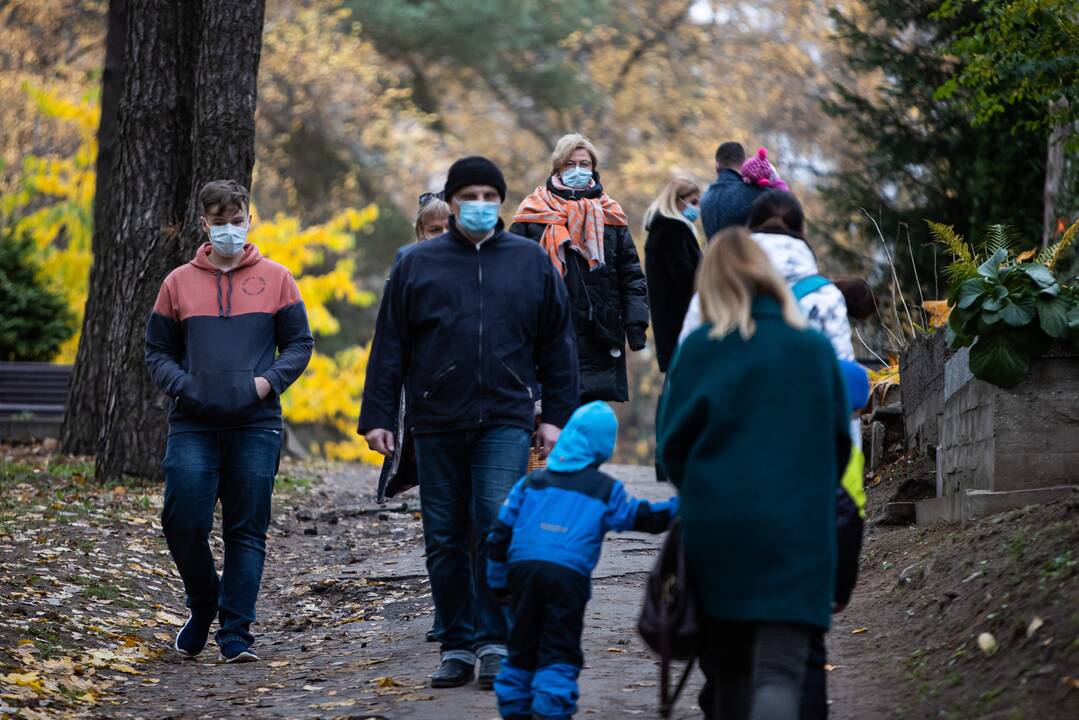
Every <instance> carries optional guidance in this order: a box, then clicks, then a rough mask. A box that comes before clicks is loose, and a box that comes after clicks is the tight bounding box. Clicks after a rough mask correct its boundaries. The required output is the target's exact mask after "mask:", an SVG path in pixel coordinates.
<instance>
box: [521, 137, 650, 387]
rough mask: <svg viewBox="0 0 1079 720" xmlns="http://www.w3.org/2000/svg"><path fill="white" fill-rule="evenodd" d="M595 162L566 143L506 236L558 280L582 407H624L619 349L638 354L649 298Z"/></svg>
mask: <svg viewBox="0 0 1079 720" xmlns="http://www.w3.org/2000/svg"><path fill="white" fill-rule="evenodd" d="M597 164H598V156H597V154H596V148H595V146H594V145H592V143H591V141H589V140H588V138H586V137H584V136H583V135H579V134H571V135H566V136H564V137H563V138H562V139H560V140H559V141H558V144H557V145H556V146H555V150H554V153H552V155H551V174H550V177H548V178H547V182H546V184H545V185H543V186H541V187H538V188H536V189H535V190H534V191H533V192H532V194H531V195H529V196H528V197H526V198H525V199H524V201H523V202H522V203H521V205H520V207H518V208H517V213H516V214H515V215H514V216H513V225H512V226H511V227H510V232H512V233H515V234H517V235H523V236H524V237H527V238H530V239H532V240H535V241H537V242H539V243H540V244H541V245H542V246H543V249H544V250H546V251H547V255H548V256H549V257H550V258H551V262H552V263H554V266H555V267H556V268H557V269H558V271H559V272H560V273H562V278H563V280H565V283H566V289H567V290H568V291H569V296H570V302H571V304H572V305H573V324H574V328H575V329H576V333H577V355H578V357H579V358H580V367H581V371H580V372H581V377H580V381H581V403H582V404H584V403H587V402H591V401H593V400H606V401H617V402H625V401H626V400H628V399H629V387H628V382H627V379H626V357H625V352H626V344H627V343H628V344H629V347H630V349H631V350H634V351H639V350H642V349H644V346H645V331H646V330H647V328H648V290H647V286H646V285H645V279H644V272H643V271H642V270H641V262H640V259H639V258H638V257H637V248H636V247H635V246H634V244H633V237H632V236H631V235H630V232H629V225H628V222H627V220H626V214H625V212H623V210H622V206H620V205H619V204H618V203H617V202H616V201H615V200H613V199H612V198H611V197H609V196H608V195H607V193H605V192H604V191H603V186H602V185H601V184H600V181H599V173H598V172H597V171H596V166H597Z"/></svg>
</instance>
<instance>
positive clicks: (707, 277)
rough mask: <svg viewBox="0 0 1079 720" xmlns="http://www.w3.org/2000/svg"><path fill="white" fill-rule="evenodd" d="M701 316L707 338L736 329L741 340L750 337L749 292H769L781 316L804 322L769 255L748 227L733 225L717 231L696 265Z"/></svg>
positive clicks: (753, 327)
mask: <svg viewBox="0 0 1079 720" xmlns="http://www.w3.org/2000/svg"><path fill="white" fill-rule="evenodd" d="M697 293H698V294H699V295H700V298H701V317H702V318H703V319H704V321H705V322H707V323H711V324H712V330H711V331H710V332H709V333H708V336H709V337H711V338H716V339H718V338H722V337H725V336H727V335H728V334H730V333H732V332H734V331H735V330H738V333H739V334H740V335H741V336H742V339H743V340H748V339H749V338H751V337H753V333H754V331H755V330H756V329H757V326H756V323H754V321H753V298H755V297H757V296H758V295H768V296H771V297H773V298H775V299H776V300H777V301H779V307H780V309H781V310H782V311H783V320H784V321H785V322H786V323H787V324H788V325H790V326H791V327H793V328H804V327H805V326H806V321H805V318H804V317H803V316H802V311H801V309H800V308H799V307H798V301H797V300H795V299H794V295H792V294H791V291H790V288H788V287H787V283H786V281H785V280H784V279H783V278H782V277H780V275H779V273H778V272H776V270H775V268H773V267H772V263H771V262H770V261H769V260H768V256H767V255H765V254H764V251H763V250H761V248H760V246H759V245H757V243H756V242H754V241H753V240H752V239H751V238H750V237H749V230H747V229H746V228H743V227H731V228H727V229H726V230H721V231H720V232H718V233H716V236H715V238H713V240H712V243H711V244H710V245H709V246H708V250H707V251H706V252H705V253H704V259H703V260H702V261H701V266H700V268H698V270H697Z"/></svg>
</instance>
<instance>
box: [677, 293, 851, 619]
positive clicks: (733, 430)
mask: <svg viewBox="0 0 1079 720" xmlns="http://www.w3.org/2000/svg"><path fill="white" fill-rule="evenodd" d="M753 317H754V319H755V320H756V323H757V328H756V332H755V333H754V334H753V336H752V337H750V339H749V340H743V339H742V338H741V336H740V335H739V334H738V332H737V331H735V332H733V333H730V334H729V335H727V336H726V337H724V338H722V339H719V340H714V339H711V338H709V337H708V333H709V332H710V331H711V326H710V325H704V326H703V327H701V328H699V329H698V330H697V331H696V332H694V333H693V334H692V335H690V336H689V337H688V338H686V340H685V342H684V343H683V344H682V346H681V347H680V348H679V349H678V352H677V354H676V355H675V358H674V361H673V363H672V365H671V367H670V370H669V372H668V374H667V382H668V386H667V388H666V390H665V392H664V395H663V399H662V400H661V404H660V411H659V418H658V427H657V436H658V447H657V458H658V460H659V463H660V465H661V466H662V469H663V470H665V471H666V473H667V476H668V477H669V478H670V479H671V482H673V483H674V484H675V485H676V486H678V488H679V495H680V496H681V507H680V510H679V513H680V514H681V516H682V527H683V532H684V534H685V548H686V554H687V557H688V559H689V563H690V567H691V568H692V570H693V573H694V575H695V579H696V583H697V589H698V594H699V596H700V599H701V609H702V612H703V613H704V614H705V615H706V616H707V617H709V618H711V619H713V620H734V621H750V622H769V621H770V622H793V623H802V624H806V625H811V626H815V627H818V628H821V629H825V630H826V629H827V628H828V627H829V625H830V623H831V615H832V611H831V607H832V594H833V591H834V588H835V565H836V535H835V505H836V500H835V498H836V486H837V485H838V483H839V479H840V476H841V474H842V471H843V468H844V466H845V464H846V460H847V457H848V455H849V452H850V435H849V433H850V424H849V413H848V410H847V400H846V389H845V387H844V385H843V379H842V377H841V376H840V372H839V366H838V364H837V362H836V357H835V352H834V351H833V350H832V346H831V344H830V343H829V342H828V340H827V339H826V338H825V337H824V336H823V335H820V334H819V333H817V332H815V331H813V330H796V329H794V328H792V327H790V326H789V325H787V324H786V323H785V322H784V321H783V317H782V315H781V313H780V309H779V304H778V303H777V302H776V301H775V300H773V299H772V298H770V297H759V298H757V300H756V301H755V302H754V304H753Z"/></svg>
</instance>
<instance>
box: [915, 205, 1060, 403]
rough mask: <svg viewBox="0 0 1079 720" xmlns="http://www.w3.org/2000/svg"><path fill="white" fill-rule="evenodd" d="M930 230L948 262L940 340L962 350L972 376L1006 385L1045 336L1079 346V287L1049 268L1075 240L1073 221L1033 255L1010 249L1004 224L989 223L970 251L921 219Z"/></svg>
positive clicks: (1012, 236) (1011, 236)
mask: <svg viewBox="0 0 1079 720" xmlns="http://www.w3.org/2000/svg"><path fill="white" fill-rule="evenodd" d="M929 229H930V232H931V233H933V236H934V237H935V238H936V239H937V241H938V242H939V243H941V244H942V245H944V246H945V248H947V250H948V251H949V252H950V253H951V254H952V256H953V258H954V260H953V262H952V263H951V264H950V265H949V266H948V267H947V268H946V269H945V273H946V276H947V278H948V280H949V286H948V304H949V305H950V306H951V315H950V316H949V318H948V325H947V338H948V344H949V345H950V346H951V347H952V348H953V349H957V348H960V347H970V358H969V362H970V370H971V372H972V373H973V374H974V376H975V377H977V378H980V379H982V380H985V381H986V382H989V383H992V384H994V385H997V386H999V387H1003V388H1013V387H1015V386H1016V385H1018V384H1019V383H1020V382H1021V381H1022V380H1023V378H1024V377H1025V376H1026V374H1027V370H1028V369H1029V367H1030V360H1031V358H1033V357H1036V356H1037V355H1040V354H1042V353H1044V352H1045V351H1046V350H1047V349H1048V348H1049V345H1050V343H1051V342H1052V340H1053V339H1066V338H1071V340H1072V341H1073V343H1074V344H1075V346H1076V347H1077V348H1079V287H1077V286H1074V285H1069V284H1067V283H1063V282H1060V281H1059V280H1057V278H1056V277H1055V276H1054V274H1053V268H1055V267H1056V265H1057V263H1058V262H1059V260H1060V259H1061V257H1062V256H1063V254H1064V252H1065V251H1066V250H1067V249H1068V248H1069V247H1070V246H1071V245H1072V244H1073V243H1074V242H1075V237H1076V233H1077V232H1079V221H1076V223H1075V224H1073V225H1072V226H1071V227H1070V228H1068V230H1067V231H1066V232H1065V233H1064V236H1063V237H1062V238H1061V240H1060V242H1058V243H1056V244H1055V245H1053V246H1051V247H1048V248H1045V249H1044V250H1042V251H1041V252H1040V253H1038V254H1037V255H1035V253H1034V251H1027V252H1023V253H1019V254H1018V255H1017V254H1015V248H1016V246H1017V245H1018V243H1019V238H1018V236H1017V234H1016V233H1015V231H1014V230H1012V229H1011V228H1009V227H1008V226H1006V225H992V226H990V227H989V228H988V229H987V230H986V234H985V241H984V242H983V243H982V245H981V248H982V249H981V251H978V250H977V249H975V248H974V247H972V246H971V245H969V244H968V243H967V242H965V241H964V240H963V238H962V236H960V235H959V234H958V233H956V232H955V229H954V228H953V227H952V226H949V225H944V224H942V223H932V222H931V223H929Z"/></svg>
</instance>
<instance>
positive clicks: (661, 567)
mask: <svg viewBox="0 0 1079 720" xmlns="http://www.w3.org/2000/svg"><path fill="white" fill-rule="evenodd" d="M637 631H638V632H640V634H641V637H642V638H643V639H644V642H645V644H647V645H648V647H650V648H651V649H652V650H653V651H654V652H655V653H657V654H658V655H659V658H660V674H659V712H660V715H662V716H663V717H665V718H669V717H670V716H671V711H672V710H673V708H674V704H675V702H677V701H678V696H679V695H681V694H682V690H683V689H685V686H686V680H688V679H689V674H690V672H691V671H692V670H693V663H694V661H695V660H696V658H697V648H698V638H699V636H700V624H699V622H698V618H697V602H696V598H695V597H694V593H693V583H692V582H691V580H690V574H689V566H688V563H687V562H686V553H685V549H684V548H683V546H682V525H681V520H680V519H679V518H677V517H676V518H675V519H674V522H672V523H671V529H670V531H669V532H668V533H667V538H666V540H664V542H663V548H662V550H660V553H659V557H658V558H657V559H656V564H655V567H653V568H652V572H651V573H650V574H649V576H648V583H647V585H646V586H645V595H644V607H643V608H642V609H641V619H640V620H639V621H638V623H637ZM674 660H680V661H685V662H687V663H688V664H687V665H686V669H685V671H684V672H683V673H682V677H681V678H680V679H679V681H678V685H677V686H676V687H675V689H674V693H673V694H671V692H670V687H671V682H670V680H671V678H670V672H671V662H672V661H674Z"/></svg>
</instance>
